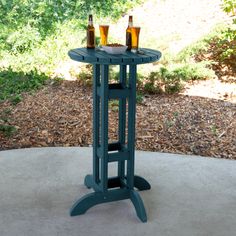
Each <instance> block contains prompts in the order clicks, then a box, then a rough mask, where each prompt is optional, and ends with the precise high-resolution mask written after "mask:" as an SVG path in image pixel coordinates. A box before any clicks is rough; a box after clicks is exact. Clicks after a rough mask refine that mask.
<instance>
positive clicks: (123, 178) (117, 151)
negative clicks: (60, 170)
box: [70, 64, 151, 222]
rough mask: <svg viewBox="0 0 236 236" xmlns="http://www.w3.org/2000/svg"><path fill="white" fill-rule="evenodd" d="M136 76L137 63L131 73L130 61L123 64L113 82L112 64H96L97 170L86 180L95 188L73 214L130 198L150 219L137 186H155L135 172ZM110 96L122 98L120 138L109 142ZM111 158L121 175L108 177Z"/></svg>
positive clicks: (94, 118) (139, 212)
mask: <svg viewBox="0 0 236 236" xmlns="http://www.w3.org/2000/svg"><path fill="white" fill-rule="evenodd" d="M127 77H128V81H127ZM136 78H137V66H136V65H129V76H127V65H120V74H119V83H113V84H109V66H108V65H100V64H93V174H92V175H87V176H86V177H85V180H84V184H85V185H86V186H87V187H88V188H93V190H94V192H93V193H90V194H87V195H85V196H84V197H82V198H81V199H79V200H78V201H77V202H76V203H75V204H74V205H73V206H72V208H71V211H70V215H71V216H75V215H81V214H84V213H85V212H86V211H87V210H88V209H89V208H91V207H92V206H94V205H97V204H100V203H106V202H112V201H119V200H124V199H130V200H131V201H132V203H133V205H134V207H135V210H136V213H137V216H138V217H139V219H140V220H141V221H142V222H146V221H147V215H146V211H145V208H144V204H143V201H142V199H141V197H140V195H139V193H138V192H137V191H136V190H135V189H134V188H137V189H138V190H140V191H141V190H148V189H150V188H151V186H150V184H149V183H148V182H147V181H146V180H145V179H144V178H142V177H140V176H137V175H134V157H135V113H136ZM110 99H117V100H118V101H119V112H118V113H119V114H118V115H119V123H118V141H117V142H114V143H109V142H108V103H109V100H110ZM127 108H128V109H127ZM127 111H128V112H127ZM126 112H127V117H126ZM126 118H127V119H126ZM126 126H127V128H126ZM126 133H127V135H126ZM110 162H116V163H117V164H118V168H117V169H118V170H117V176H115V177H111V178H108V166H109V165H108V164H109V163H110ZM124 210H125V209H124Z"/></svg>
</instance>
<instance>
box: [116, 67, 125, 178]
mask: <svg viewBox="0 0 236 236" xmlns="http://www.w3.org/2000/svg"><path fill="white" fill-rule="evenodd" d="M126 81H127V66H126V65H121V66H120V78H119V82H120V84H121V87H123V88H124V89H126ZM118 129H119V131H118V132H119V133H118V135H119V142H120V144H121V146H122V147H124V146H125V141H126V138H125V136H126V134H125V130H126V98H120V99H119V127H118ZM122 151H124V148H123V149H122ZM117 174H118V177H119V178H120V179H121V180H124V176H125V161H123V160H119V161H118V173H117Z"/></svg>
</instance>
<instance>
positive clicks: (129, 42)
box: [126, 16, 133, 50]
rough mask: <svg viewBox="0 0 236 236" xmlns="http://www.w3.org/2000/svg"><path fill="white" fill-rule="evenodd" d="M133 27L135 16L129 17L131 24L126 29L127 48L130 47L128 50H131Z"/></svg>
mask: <svg viewBox="0 0 236 236" xmlns="http://www.w3.org/2000/svg"><path fill="white" fill-rule="evenodd" d="M131 27H133V16H129V24H128V27H127V29H126V46H128V48H127V50H131V44H132V40H131Z"/></svg>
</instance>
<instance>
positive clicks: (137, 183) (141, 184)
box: [134, 175, 151, 191]
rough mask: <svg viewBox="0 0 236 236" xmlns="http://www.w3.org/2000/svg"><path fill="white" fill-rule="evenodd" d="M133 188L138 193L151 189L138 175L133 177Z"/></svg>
mask: <svg viewBox="0 0 236 236" xmlns="http://www.w3.org/2000/svg"><path fill="white" fill-rule="evenodd" d="M134 187H135V188H137V189H138V190H139V191H143V190H149V189H151V185H150V184H149V183H148V181H147V180H146V179H144V178H143V177H141V176H138V175H135V176H134Z"/></svg>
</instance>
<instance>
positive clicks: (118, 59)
mask: <svg viewBox="0 0 236 236" xmlns="http://www.w3.org/2000/svg"><path fill="white" fill-rule="evenodd" d="M68 55H69V56H70V58H71V59H72V60H75V61H80V62H85V63H90V64H106V65H137V64H144V63H150V62H155V61H158V60H159V59H160V57H161V52H160V51H157V50H153V49H148V48H141V49H140V53H132V52H130V51H126V52H125V53H124V54H119V55H118V54H117V55H115V54H108V53H106V52H104V51H101V50H99V49H97V48H96V49H87V48H76V49H72V50H70V51H69V52H68Z"/></svg>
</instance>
